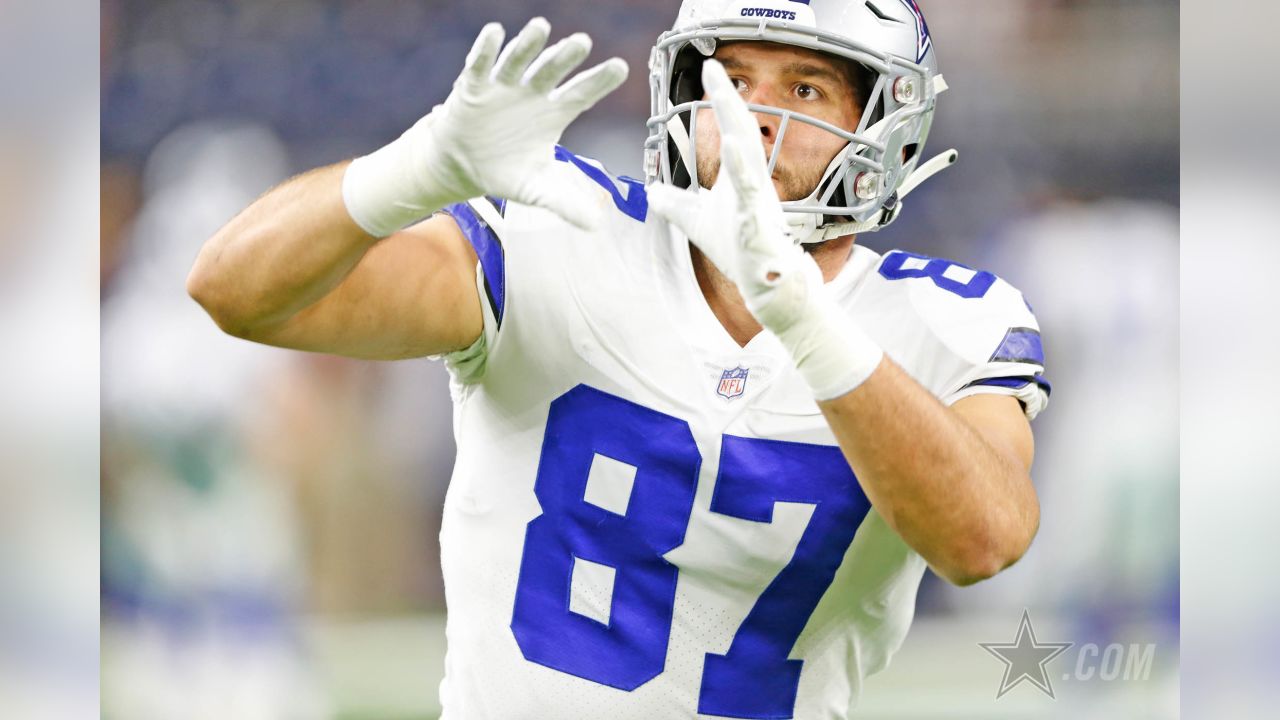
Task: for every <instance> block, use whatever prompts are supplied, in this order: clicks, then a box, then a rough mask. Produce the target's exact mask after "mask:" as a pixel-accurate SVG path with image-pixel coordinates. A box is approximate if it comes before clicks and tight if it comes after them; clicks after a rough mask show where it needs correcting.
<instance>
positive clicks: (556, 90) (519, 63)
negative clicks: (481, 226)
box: [342, 18, 627, 237]
mask: <svg viewBox="0 0 1280 720" xmlns="http://www.w3.org/2000/svg"><path fill="white" fill-rule="evenodd" d="M550 31H551V27H550V25H549V24H548V23H547V21H546V20H544V19H542V18H534V19H533V20H531V21H529V24H527V25H526V26H525V27H524V29H523V30H521V31H520V34H519V35H517V36H516V37H515V39H514V40H512V41H511V42H510V43H509V44H508V45H507V46H506V47H505V48H502V40H503V30H502V26H501V25H498V24H497V23H490V24H488V25H486V26H485V27H484V29H483V30H481V31H480V35H479V37H477V38H476V42H475V45H474V46H472V48H471V52H470V53H469V54H468V55H467V60H466V64H465V66H464V67H463V70H462V74H461V75H459V76H458V79H457V80H456V81H454V84H453V91H452V92H451V93H450V94H449V97H448V98H447V99H446V100H445V101H444V103H443V104H442V105H437V106H436V107H435V108H433V109H432V111H431V112H430V113H429V114H427V116H426V117H424V118H422V119H421V120H419V121H418V122H417V123H415V124H414V126H413V127H411V128H409V130H407V131H406V132H405V133H404V134H403V135H401V136H400V137H399V138H397V139H396V140H394V141H392V142H391V143H390V144H388V145H386V146H385V147H383V148H381V149H379V150H377V151H375V152H373V153H371V154H369V155H366V156H364V157H361V158H357V159H356V160H354V161H353V162H352V163H351V165H350V166H348V168H347V171H346V174H345V175H344V177H343V183H342V195H343V200H344V202H345V203H346V206H347V210H348V212H349V213H350V214H351V217H352V219H354V220H355V221H356V223H358V224H359V225H360V226H361V227H362V228H364V229H365V230H366V231H367V232H369V233H370V234H372V235H375V236H378V237H384V236H386V235H390V234H391V233H393V232H395V231H396V230H398V229H400V228H402V227H404V226H405V225H408V224H409V223H411V222H413V221H415V220H419V219H421V218H423V217H426V216H427V215H430V214H431V213H432V212H434V211H436V210H439V209H440V208H442V207H444V206H446V205H449V204H451V203H454V202H460V201H462V200H467V199H470V198H474V197H478V196H480V195H494V196H496V197H501V198H506V199H509V200H514V201H517V202H521V203H525V204H527V205H536V206H539V207H543V208H546V209H548V210H551V211H552V212H555V213H556V214H558V215H560V216H561V217H563V218H565V219H566V220H568V221H569V222H572V223H573V224H575V225H577V226H579V227H583V228H590V227H592V226H593V225H594V223H595V221H596V212H595V211H594V209H593V208H591V207H590V206H589V205H584V204H582V203H579V202H574V201H572V200H571V199H570V198H571V197H572V196H571V194H569V193H564V192H559V193H557V192H555V190H556V189H557V188H560V187H562V186H563V183H564V178H565V175H566V174H565V173H564V172H563V171H564V168H563V167H561V166H563V165H564V164H563V163H559V162H557V161H556V160H555V159H554V146H555V144H556V143H557V142H558V141H559V140H560V136H561V134H563V133H564V130H565V128H566V127H567V126H568V125H569V123H570V122H572V121H573V120H574V119H575V118H577V117H578V115H580V114H581V113H582V112H583V111H585V110H586V109H587V108H590V107H591V106H592V105H595V104H596V103H597V102H598V101H599V100H600V99H601V98H603V97H604V96H605V95H608V94H609V93H610V92H612V91H613V90H614V89H615V88H617V87H618V86H619V85H620V84H622V81H623V80H624V79H626V76H627V64H626V62H625V61H624V60H622V59H621V58H611V59H609V60H606V61H605V62H603V63H600V64H599V65H596V66H595V67H593V68H591V69H589V70H586V71H584V72H582V73H579V74H578V75H576V76H575V77H573V78H572V79H571V80H569V81H568V82H566V83H564V84H563V85H562V84H560V83H561V81H562V80H564V78H565V77H566V76H567V75H568V74H569V73H570V72H571V71H572V70H573V69H574V68H576V67H577V66H578V65H579V64H580V63H581V62H582V61H583V59H585V58H586V56H587V53H589V52H590V50H591V39H590V38H589V37H588V36H587V35H586V34H585V33H577V34H574V35H571V36H569V37H567V38H565V39H564V40H561V41H560V42H558V43H556V44H555V45H552V46H551V47H549V48H546V49H545V50H543V48H544V46H545V45H546V42H547V36H548V35H549V34H550ZM500 48H501V50H502V52H501V54H499V49H500Z"/></svg>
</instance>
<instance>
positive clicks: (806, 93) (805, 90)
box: [796, 83, 822, 100]
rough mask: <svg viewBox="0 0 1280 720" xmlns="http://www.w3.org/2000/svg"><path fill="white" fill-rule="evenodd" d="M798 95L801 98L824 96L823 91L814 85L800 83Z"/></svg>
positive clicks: (797, 89) (810, 98) (797, 88)
mask: <svg viewBox="0 0 1280 720" xmlns="http://www.w3.org/2000/svg"><path fill="white" fill-rule="evenodd" d="M796 97H798V98H800V99H801V100H817V99H819V98H821V97H822V91H821V90H819V89H818V88H816V87H814V86H812V85H808V84H805V83H800V84H799V85H797V86H796Z"/></svg>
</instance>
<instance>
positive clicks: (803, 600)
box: [188, 0, 1048, 720]
mask: <svg viewBox="0 0 1280 720" xmlns="http://www.w3.org/2000/svg"><path fill="white" fill-rule="evenodd" d="M549 32H550V29H549V27H548V24H547V23H546V22H545V21H543V20H541V19H535V20H533V21H532V22H530V23H529V24H528V25H527V26H525V28H524V29H523V30H521V31H520V32H519V34H518V35H516V36H515V37H514V38H513V39H512V40H511V41H510V42H509V43H506V44H505V45H504V35H503V30H502V28H500V27H498V26H497V25H489V26H486V27H485V28H484V29H483V30H482V31H481V32H480V35H479V38H478V39H477V40H476V42H475V45H474V47H473V48H472V50H471V52H470V54H469V55H468V57H467V60H466V62H465V65H464V67H463V70H462V74H461V75H460V76H459V78H458V80H457V82H456V83H455V84H454V87H453V90H452V92H451V93H450V94H449V96H448V97H447V99H445V101H444V103H443V104H441V105H439V106H437V107H435V108H434V109H433V110H432V111H431V112H430V113H429V114H427V115H426V116H425V117H424V118H422V120H421V121H419V122H418V123H417V124H415V125H414V126H413V127H412V128H410V129H409V130H408V131H406V132H405V133H404V134H403V135H402V136H401V137H400V138H398V139H396V140H395V141H393V142H392V143H390V144H389V145H387V146H386V147H383V148H381V149H379V150H376V151H374V152H373V153H371V154H369V155H366V156H364V157H361V158H358V159H356V160H354V161H352V162H349V163H340V164H337V165H334V166H331V167H325V168H320V169H318V170H314V171H312V172H309V173H306V174H304V175H301V176H299V177H297V178H294V179H293V180H290V181H289V182H287V183H285V184H283V185H281V186H280V187H278V188H276V189H274V190H273V191H271V192H270V193H268V194H267V195H265V196H264V197H263V198H261V199H259V200H258V201H257V202H255V203H254V204H253V205H252V206H250V207H249V208H248V209H247V210H245V211H244V212H243V213H241V215H240V216H238V217H237V218H235V219H234V220H232V221H231V222H230V223H229V224H228V225H227V226H226V227H225V228H223V229H222V230H221V231H220V232H219V233H218V234H217V235H215V236H214V237H213V238H212V239H211V240H209V241H208V243H207V245H206V246H205V248H204V249H203V251H202V252H201V254H200V257H199V259H198V260H197V262H196V265H195V268H194V269H193V271H192V273H191V276H190V279H189V282H188V287H189V289H190V292H191V294H192V295H193V296H194V297H195V298H196V299H197V300H198V301H199V302H200V303H201V304H202V305H203V306H204V307H205V308H206V309H207V310H208V311H209V313H210V314H211V315H212V316H213V318H214V319H215V320H216V321H217V323H218V325H219V326H221V327H222V328H223V329H224V330H226V331H227V332H230V333H232V334H234V335H237V336H240V337H244V338H248V339H250V340H255V341H258V342H263V343H269V344H272V345H278V346H283V347H289V348H299V349H303V350H311V351H319V352H328V353H337V354H341V355H348V356H352V357H358V358H381V359H396V358H410V357H420V356H440V355H442V356H444V357H445V358H446V361H447V363H448V366H449V368H450V372H451V373H452V379H453V396H454V403H455V404H454V426H455V432H456V435H457V439H458V454H457V463H456V466H455V469H454V474H453V479H452V482H451V484H450V486H449V490H448V496H447V499H446V501H445V507H444V520H443V527H442V530H441V547H442V554H443V558H442V566H443V571H444V578H445V589H446V593H447V601H448V611H449V615H448V624H447V634H448V654H447V658H446V677H445V680H444V683H443V685H442V688H441V699H442V703H443V706H444V708H445V716H446V717H448V718H457V719H461V720H474V719H480V718H500V719H501V720H511V719H512V718H598V717H604V716H608V717H611V718H618V719H622V718H638V719H639V718H643V719H645V720H648V719H650V718H658V717H691V716H694V715H705V716H715V717H738V718H788V717H800V718H844V717H847V716H848V715H849V714H850V713H851V712H852V708H853V707H854V704H855V703H856V701H857V698H858V695H859V692H860V690H861V688H862V684H863V680H864V678H865V677H866V676H867V675H868V674H870V673H872V672H875V671H877V670H879V669H881V668H883V667H884V666H885V665H886V664H887V662H888V660H889V657H890V655H891V654H892V653H893V652H894V651H895V650H896V649H897V648H898V647H899V645H900V644H901V642H902V639H903V637H904V635H905V633H906V631H907V627H908V625H909V624H910V621H911V618H912V615H913V610H914V602H915V593H916V589H917V587H918V584H919V581H920V578H921V576H922V574H923V572H924V570H925V568H926V567H932V568H933V569H934V570H935V571H936V572H937V573H938V574H939V575H941V576H942V577H944V578H946V579H947V580H949V581H951V582H953V583H956V584H960V585H966V584H970V583H973V582H977V581H979V580H982V579H984V578H988V577H990V576H992V575H994V574H996V573H998V572H1000V571H1001V570H1002V569H1003V568H1005V567H1007V566H1009V565H1010V564H1012V563H1013V562H1015V561H1016V560H1017V559H1018V558H1019V557H1020V556H1021V555H1022V554H1023V553H1024V552H1025V551H1026V549H1027V547H1028V545H1029V544H1030V542H1031V539H1032V537H1033V536H1034V535H1035V532H1036V528H1037V524H1038V518H1039V515H1038V505H1037V501H1036V496H1035V491H1034V489H1033V487H1032V484H1031V480H1030V476H1029V469H1030V466H1031V460H1032V448H1033V444H1032V434H1031V429H1030V425H1029V420H1030V419H1031V418H1032V417H1034V416H1035V415H1036V413H1037V412H1039V411H1040V410H1041V409H1042V408H1043V407H1044V406H1045V403H1046V402H1047V398H1048V385H1047V384H1046V383H1045V382H1044V380H1043V379H1042V378H1041V372H1042V370H1043V364H1044V357H1043V352H1042V350H1041V344H1040V337H1039V333H1038V330H1037V325H1036V320H1035V318H1034V316H1033V315H1032V312H1031V310H1030V307H1029V305H1028V304H1027V303H1026V302H1025V301H1024V300H1023V298H1022V296H1021V294H1020V293H1019V292H1018V291H1017V290H1016V289H1014V288H1013V287H1011V286H1010V285H1008V284H1007V283H1005V282H1004V281H1003V280H1001V279H1000V278H998V277H996V276H994V275H992V274H991V273H988V272H984V271H980V270H974V269H971V268H968V267H966V266H964V265H960V264H957V263H953V262H949V261H946V260H941V259H935V258H929V257H924V256H921V255H918V254H914V253H911V252H905V251H898V250H895V251H892V252H888V253H886V254H884V255H879V254H877V253H876V252H873V251H871V250H869V249H867V248H865V247H862V246H860V245H857V244H856V243H855V236H856V234H857V233H859V232H870V231H874V230H878V229H880V228H882V227H884V226H886V225H888V224H889V223H890V222H892V221H893V219H894V218H895V217H897V215H898V213H899V212H900V211H901V209H902V207H903V198H904V197H905V196H906V195H907V193H908V192H910V190H911V189H912V188H914V187H915V185H916V184H918V183H919V182H920V181H921V180H923V179H924V178H925V177H927V176H928V175H929V174H930V173H932V172H934V171H936V170H937V169H939V168H940V167H943V166H945V165H946V164H949V163H950V162H952V161H953V160H954V159H955V154H954V152H948V153H944V154H943V155H942V156H940V158H939V159H937V160H934V161H930V162H927V163H925V162H921V159H922V152H923V149H924V143H925V139H926V137H927V135H928V132H929V126H930V122H931V119H932V116H933V112H934V108H935V106H936V102H937V97H938V94H939V93H940V92H942V91H943V90H944V89H945V87H946V86H945V84H944V83H943V81H942V78H941V76H940V75H939V74H938V72H937V62H936V60H935V57H934V48H933V42H932V38H931V37H930V35H929V31H928V27H927V25H926V24H925V21H924V17H923V15H922V14H921V12H920V9H919V8H918V7H917V6H916V4H915V2H914V1H913V0H810V1H808V2H806V1H805V0H794V1H793V0H745V1H743V0H685V2H684V3H683V4H682V6H681V8H680V11H679V16H678V18H677V20H676V23H675V26H674V28H673V29H672V30H671V31H670V32H667V33H665V34H663V35H662V36H661V37H660V38H659V40H658V42H657V44H656V46H655V47H654V50H653V54H652V59H651V71H650V77H649V81H650V84H651V87H652V90H653V93H652V98H653V113H652V116H651V117H650V119H649V121H648V127H649V129H650V135H649V139H648V141H647V142H646V146H645V161H646V172H647V175H648V177H647V178H646V180H645V181H644V182H641V181H638V180H634V179H631V178H626V177H616V176H614V175H612V174H610V173H609V172H608V171H607V170H606V169H605V168H603V167H602V166H601V165H600V164H599V163H597V162H594V161H592V160H590V159H588V158H583V157H579V156H577V155H575V154H573V153H572V152H570V151H569V150H567V149H565V148H563V147H560V146H558V145H557V144H556V143H557V142H558V140H559V138H560V136H561V133H562V132H563V131H564V129H565V127H566V126H567V125H568V124H569V123H570V122H572V121H573V119H574V118H576V117H577V116H578V115H579V114H580V113H582V112H583V111H584V110H586V109H587V108H589V107H591V106H592V105H593V104H594V103H596V102H597V101H598V100H600V98H602V97H603V96H605V95H606V94H607V93H609V92H610V91H612V90H613V89H614V88H616V87H617V86H618V85H619V84H620V83H621V82H622V81H623V79H624V77H625V75H626V72H627V69H626V66H625V64H624V63H623V62H622V61H621V60H619V59H616V58H615V59H611V60H608V61H606V62H604V63H602V64H600V65H597V66H596V67H593V68H591V69H589V70H586V71H584V72H582V73H579V74H577V75H574V76H573V77H571V78H570V75H571V73H573V71H574V69H576V67H577V66H578V65H579V64H580V63H581V62H582V60H583V59H584V58H585V57H586V55H587V53H588V50H589V48H590V41H589V39H588V38H587V37H586V36H585V35H573V36H570V37H568V38H566V39H563V40H561V41H559V42H557V43H555V44H553V45H550V46H549V47H548V46H547V45H546V43H547V40H548V36H549Z"/></svg>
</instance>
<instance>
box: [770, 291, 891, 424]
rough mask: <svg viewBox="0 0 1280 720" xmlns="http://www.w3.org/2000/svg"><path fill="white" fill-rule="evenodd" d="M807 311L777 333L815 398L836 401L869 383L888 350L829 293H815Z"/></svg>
mask: <svg viewBox="0 0 1280 720" xmlns="http://www.w3.org/2000/svg"><path fill="white" fill-rule="evenodd" d="M815 289H816V288H815ZM805 310H806V311H805V312H803V313H799V314H797V317H796V319H795V321H794V322H792V323H791V324H790V325H789V326H788V327H786V328H785V329H782V330H781V331H777V330H775V331H774V334H776V335H777V336H778V339H779V340H781V341H782V344H783V345H784V346H785V347H786V348H787V349H788V350H789V351H791V357H792V359H794V360H795V363H796V369H797V370H799V371H800V375H801V376H803V377H804V379H805V382H807V383H808V384H809V388H810V389H811V390H813V396H814V398H815V399H817V400H818V401H824V400H832V399H835V398H837V397H840V396H841V395H844V394H845V393H848V392H850V391H852V390H853V389H855V388H857V387H858V386H859V385H861V384H862V383H864V382H866V380H867V378H869V377H871V373H873V372H875V369H876V368H877V367H878V366H879V365H880V360H881V359H882V358H883V357H884V350H882V349H881V348H880V346H879V345H877V344H876V342H875V341H874V340H872V339H871V338H870V336H868V335H867V334H866V333H865V332H863V330H862V328H860V327H858V325H857V323H855V322H854V320H853V318H851V317H849V315H848V313H847V312H846V311H845V310H844V309H843V308H841V307H840V305H839V304H837V303H836V301H835V300H834V299H832V298H831V297H830V296H829V295H827V294H826V293H825V292H822V291H819V292H815V293H812V294H811V296H810V298H809V302H808V303H807V307H806V309H805Z"/></svg>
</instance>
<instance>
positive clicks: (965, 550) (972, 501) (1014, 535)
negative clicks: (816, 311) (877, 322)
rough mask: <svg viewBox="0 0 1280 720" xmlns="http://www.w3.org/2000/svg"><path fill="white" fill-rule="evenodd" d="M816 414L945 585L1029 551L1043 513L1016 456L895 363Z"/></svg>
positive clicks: (876, 501)
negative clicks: (941, 576) (1040, 512)
mask: <svg viewBox="0 0 1280 720" xmlns="http://www.w3.org/2000/svg"><path fill="white" fill-rule="evenodd" d="M819 407H820V408H821V409H822V412H823V414H824V416H825V417H826V419H827V422H828V423H829V424H830V426H831V429H832V431H833V433H834V434H835V436H836V440H837V442H838V443H839V445H840V448H841V450H842V451H843V452H844V455H845V458H846V459H847V460H848V462H849V465H850V466H851V467H852V468H853V469H854V472H855V473H856V475H857V477H858V480H859V482H860V483H861V485H862V488H863V490H864V492H866V494H867V497H868V499H870V501H871V503H872V505H873V506H874V507H875V508H876V509H877V511H878V512H879V513H880V514H881V515H882V516H884V518H885V520H886V521H887V522H888V523H889V524H890V526H891V527H893V528H894V529H895V531H897V532H898V534H899V535H901V536H902V538H903V539H904V540H905V541H906V542H907V544H908V545H910V546H911V547H912V548H914V549H915V550H916V551H917V552H919V553H920V555H921V556H922V557H924V558H925V560H927V561H928V562H929V564H930V565H931V566H932V567H933V568H934V570H935V571H937V572H938V573H939V574H941V575H943V576H944V577H945V578H946V579H948V580H950V581H951V582H954V583H956V584H962V585H963V584H970V583H973V582H976V581H978V580H982V579H984V578H987V577H990V576H991V575H994V574H996V573H997V572H999V571H1000V570H1002V569H1004V568H1005V567H1007V566H1009V565H1010V564H1012V563H1013V562H1014V561H1016V560H1017V559H1018V558H1019V557H1021V556H1022V554H1023V552H1025V551H1026V548H1027V546H1028V545H1029V544H1030V542H1031V538H1032V537H1033V536H1034V534H1035V531H1036V528H1037V526H1038V523H1039V512H1038V505H1037V502H1036V498H1035V493H1034V490H1033V488H1032V485H1031V482H1030V478H1029V477H1028V469H1027V467H1026V466H1025V465H1024V464H1023V463H1022V462H1021V461H1020V459H1019V458H1018V457H1017V455H1018V453H1017V452H1016V451H1015V450H1014V449H1012V448H1007V447H996V446H993V445H992V443H991V441H990V440H989V439H988V438H986V437H984V436H983V435H982V434H981V433H979V432H978V430H976V429H975V428H974V427H973V426H972V425H971V424H970V423H969V422H967V421H966V419H965V418H964V417H963V416H961V415H960V414H959V413H957V412H956V411H955V410H954V409H952V408H947V407H945V406H943V405H942V403H940V402H939V401H938V400H937V399H936V398H935V397H933V396H932V395H931V394H930V393H929V392H928V391H927V390H925V388H924V387H922V386H921V385H919V384H918V383H917V382H916V381H915V380H913V379H912V378H911V377H910V376H908V375H907V374H906V372H905V371H903V370H902V368H900V367H899V366H898V365H897V364H896V363H894V362H893V361H891V360H889V359H888V358H887V357H886V358H885V359H884V360H883V361H882V362H881V364H880V366H879V367H878V368H877V369H876V371H875V372H874V373H873V374H872V375H871V376H870V377H869V378H868V379H867V380H866V381H865V382H863V383H862V384H861V385H859V386H858V387H857V388H856V389H854V390H853V391H852V392H848V393H845V394H843V395H840V396H839V397H836V398H833V399H831V400H827V401H824V402H820V403H819ZM1027 439H1028V441H1029V433H1028V438H1027ZM1026 460H1027V463H1029V458H1026Z"/></svg>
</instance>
